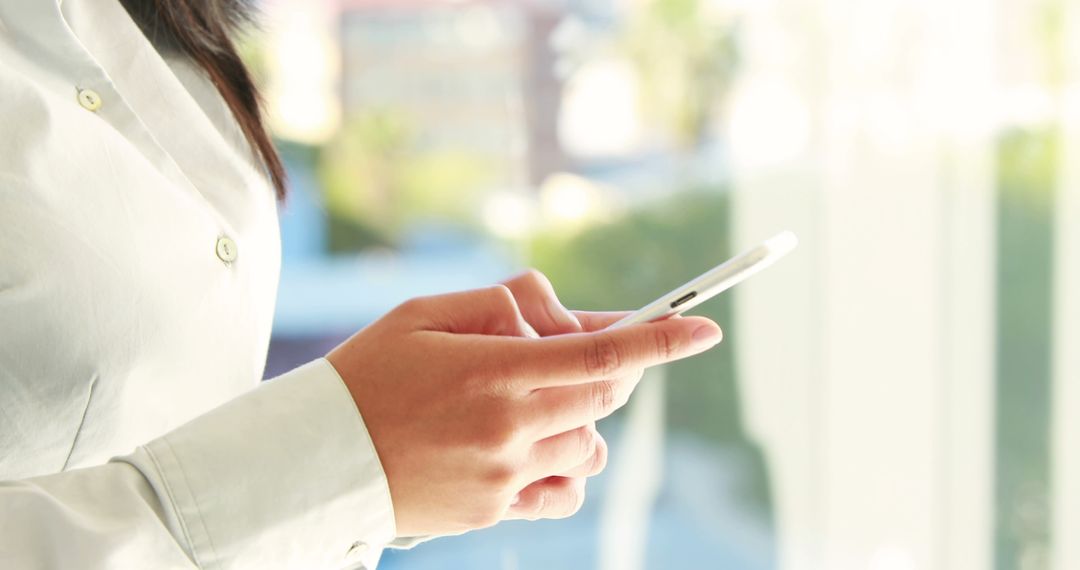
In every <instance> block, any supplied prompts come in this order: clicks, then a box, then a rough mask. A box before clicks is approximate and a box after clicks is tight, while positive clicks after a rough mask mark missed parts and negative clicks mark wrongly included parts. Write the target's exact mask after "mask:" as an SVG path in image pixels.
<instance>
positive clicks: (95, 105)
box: [79, 89, 101, 111]
mask: <svg viewBox="0 0 1080 570" xmlns="http://www.w3.org/2000/svg"><path fill="white" fill-rule="evenodd" d="M79 104H80V105H82V107H83V109H86V110H87V111H97V110H98V109H100V108H101V95H98V93H97V91H94V90H93V89H79Z"/></svg>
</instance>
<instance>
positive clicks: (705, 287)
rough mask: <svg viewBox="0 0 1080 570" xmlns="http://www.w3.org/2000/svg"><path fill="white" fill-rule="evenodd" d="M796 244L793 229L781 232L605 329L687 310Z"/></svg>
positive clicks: (647, 320) (771, 260)
mask: <svg viewBox="0 0 1080 570" xmlns="http://www.w3.org/2000/svg"><path fill="white" fill-rule="evenodd" d="M797 245H799V238H797V237H795V234H794V233H792V232H790V231H785V232H781V233H779V234H777V235H775V236H773V237H772V238H770V239H768V240H765V242H764V243H762V244H761V245H759V246H757V247H755V248H753V249H751V250H749V251H745V252H743V253H741V254H739V255H736V256H735V257H733V258H731V259H729V260H727V261H725V262H723V263H721V264H720V265H717V266H716V267H714V268H712V269H710V270H709V271H707V272H705V273H704V274H702V275H699V276H698V277H696V278H695V279H692V280H691V281H690V282H688V283H686V284H685V285H683V286H681V287H678V288H676V289H675V290H673V291H672V292H670V293H668V294H667V295H664V296H662V297H660V298H659V299H657V300H655V301H653V302H652V303H649V304H648V305H645V306H644V307H642V308H641V309H638V310H637V311H634V312H633V313H631V314H629V315H627V316H626V317H624V318H622V319H620V320H619V321H617V322H616V323H614V324H612V325H610V326H608V329H616V328H619V327H624V326H626V325H632V324H636V323H647V322H651V321H658V320H660V319H666V318H668V317H670V316H672V315H677V314H679V313H682V312H683V311H688V310H690V309H692V308H694V307H696V306H698V305H700V304H702V303H704V302H705V301H708V300H709V299H711V298H713V297H715V296H717V295H719V294H720V293H723V292H724V291H727V290H728V289H730V288H732V287H734V286H735V285H738V284H739V283H742V282H743V281H744V280H746V279H747V278H748V277H750V276H751V275H754V274H755V273H757V272H759V271H761V270H762V269H765V268H766V267H769V266H770V265H772V264H773V263H776V261H777V260H779V259H780V258H781V257H784V256H785V255H787V254H789V253H791V251H792V250H794V249H795V247H796V246H797Z"/></svg>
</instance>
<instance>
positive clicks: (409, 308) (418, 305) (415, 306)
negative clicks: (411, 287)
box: [394, 297, 431, 315]
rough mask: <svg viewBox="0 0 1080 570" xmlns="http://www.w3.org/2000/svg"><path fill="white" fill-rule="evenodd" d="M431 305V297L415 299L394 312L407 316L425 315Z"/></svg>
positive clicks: (406, 302) (402, 304)
mask: <svg viewBox="0 0 1080 570" xmlns="http://www.w3.org/2000/svg"><path fill="white" fill-rule="evenodd" d="M430 303H431V299H430V298H429V297H413V298H412V299H409V300H407V301H405V302H403V303H401V304H400V305H398V306H397V308H396V309H394V311H395V312H398V313H401V314H405V315H418V314H423V312H424V310H425V308H426V307H427V306H428V305H429V304H430Z"/></svg>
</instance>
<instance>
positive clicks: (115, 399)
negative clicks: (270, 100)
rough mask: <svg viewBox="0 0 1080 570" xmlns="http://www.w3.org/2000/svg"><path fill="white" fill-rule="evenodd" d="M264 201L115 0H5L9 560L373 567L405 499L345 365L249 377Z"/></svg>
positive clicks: (270, 251)
mask: <svg viewBox="0 0 1080 570" xmlns="http://www.w3.org/2000/svg"><path fill="white" fill-rule="evenodd" d="M275 207H276V206H275V200H274V196H273V191H272V190H271V189H270V187H269V185H268V183H267V181H266V179H265V176H264V173H263V172H262V170H261V169H260V167H259V166H258V164H257V163H256V161H255V159H254V158H253V156H252V152H251V150H250V147H249V146H248V144H247V142H246V141H245V139H244V137H243V134H242V133H241V131H240V129H239V126H238V125H237V124H236V123H235V121H234V120H233V118H232V115H231V114H230V112H229V110H228V108H227V106H226V105H225V103H224V101H223V100H222V99H221V98H220V97H219V95H218V93H217V91H216V90H215V89H214V87H213V86H212V85H211V84H210V83H209V81H208V80H206V78H205V77H204V75H203V74H202V73H201V72H200V71H199V70H198V69H197V68H196V67H195V66H194V65H192V64H190V63H188V62H186V61H183V60H180V59H163V57H162V56H161V55H160V54H159V53H158V52H157V51H156V50H155V49H154V48H153V46H151V44H150V43H149V42H148V41H147V39H146V38H145V37H144V36H143V35H142V33H141V32H140V30H139V28H138V27H137V26H136V25H135V23H134V22H133V21H132V20H131V18H130V17H129V16H128V15H127V12H126V11H125V10H124V8H123V7H122V6H121V5H120V4H119V3H118V1H117V0H63V4H62V5H60V4H59V2H58V0H0V481H3V482H2V483H0V568H20V569H24V568H140V569H142V568H261V569H265V568H302V569H316V568H340V567H355V566H357V565H363V566H365V567H368V568H374V566H375V565H376V563H377V561H378V558H379V554H380V552H381V549H382V547H383V546H384V545H386V544H387V543H389V542H391V541H392V540H393V539H394V517H393V509H392V505H391V502H390V495H389V490H388V487H387V483H386V478H385V475H384V474H383V471H382V467H381V465H380V464H379V460H378V457H377V455H376V453H375V449H374V447H373V445H372V443H371V440H370V437H369V436H368V434H367V431H366V429H365V427H364V424H363V421H362V419H361V417H360V415H359V413H358V412H357V409H356V406H355V405H354V403H353V401H352V400H351V398H350V396H349V393H348V391H347V390H346V388H345V386H344V385H343V384H342V382H341V379H340V377H339V376H338V375H337V373H336V371H335V370H334V369H333V368H332V367H331V366H330V364H329V363H328V362H327V361H326V360H325V359H318V360H315V361H313V362H310V363H308V364H306V365H304V366H301V367H300V368H298V369H296V370H294V371H292V372H289V373H287V374H284V375H282V376H280V377H278V378H276V379H274V380H272V381H269V382H266V383H263V384H261V385H260V384H259V379H260V378H261V376H262V373H263V365H264V362H265V358H266V351H267V345H268V342H269V337H270V325H271V318H272V312H273V306H274V296H275V293H276V288H277V279H278V270H279V263H280V244H279V235H278V226H277V213H276V209H275ZM110 458H113V459H110Z"/></svg>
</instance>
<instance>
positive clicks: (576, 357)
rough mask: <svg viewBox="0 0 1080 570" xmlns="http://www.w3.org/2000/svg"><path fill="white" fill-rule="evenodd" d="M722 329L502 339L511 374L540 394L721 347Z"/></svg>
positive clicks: (666, 325) (682, 326)
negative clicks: (548, 390) (554, 388)
mask: <svg viewBox="0 0 1080 570" xmlns="http://www.w3.org/2000/svg"><path fill="white" fill-rule="evenodd" d="M722 336H723V334H722V332H721V331H720V327H719V326H717V324H716V323H714V322H713V321H711V320H709V319H707V318H705V317H685V318H681V319H668V320H664V321H658V322H653V323H642V324H635V325H629V326H626V327H623V328H621V329H615V330H602V331H597V332H591V333H575V334H566V335H559V336H553V337H546V338H541V339H520V338H510V337H501V338H499V339H494V338H493V339H491V340H492V341H493V342H501V343H506V344H507V345H508V346H505V347H500V350H498V351H497V352H498V353H501V354H502V355H503V356H504V357H505V358H506V359H507V361H508V362H509V365H510V366H511V367H512V368H511V369H510V370H508V373H509V375H510V376H512V377H513V379H514V380H519V381H520V382H521V385H522V387H524V388H527V389H530V390H536V389H540V388H549V387H553V386H568V385H573V384H584V383H587V382H596V381H599V380H603V379H607V378H613V377H617V376H619V375H621V374H625V373H628V372H630V371H634V370H640V369H642V368H647V367H649V366H656V365H657V364H664V363H666V362H671V361H674V360H679V359H681V358H686V357H688V356H693V355H695V354H699V353H701V352H704V351H706V350H708V349H710V348H712V347H713V346H715V345H716V344H717V343H719V342H720V340H721V338H722Z"/></svg>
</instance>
